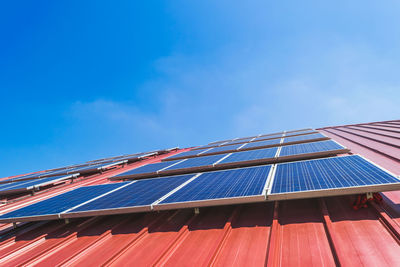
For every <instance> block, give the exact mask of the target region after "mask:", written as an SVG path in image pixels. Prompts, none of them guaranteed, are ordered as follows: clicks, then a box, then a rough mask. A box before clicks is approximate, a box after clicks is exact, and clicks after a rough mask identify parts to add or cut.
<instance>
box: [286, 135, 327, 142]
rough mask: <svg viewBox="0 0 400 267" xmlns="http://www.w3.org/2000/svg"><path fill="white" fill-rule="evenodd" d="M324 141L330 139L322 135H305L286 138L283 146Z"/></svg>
mask: <svg viewBox="0 0 400 267" xmlns="http://www.w3.org/2000/svg"><path fill="white" fill-rule="evenodd" d="M323 139H329V138H328V137H326V136H325V135H323V134H321V133H316V134H305V135H298V136H292V137H285V138H284V139H283V144H285V143H295V142H304V141H305V142H308V141H311V140H323Z"/></svg>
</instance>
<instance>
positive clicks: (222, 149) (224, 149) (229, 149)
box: [201, 144, 244, 155]
mask: <svg viewBox="0 0 400 267" xmlns="http://www.w3.org/2000/svg"><path fill="white" fill-rule="evenodd" d="M243 145H244V144H236V145H230V146H219V147H214V148H211V149H210V150H208V151H207V152H204V153H202V154H201V155H207V154H213V153H224V152H233V151H236V150H237V149H238V148H239V147H241V146H243Z"/></svg>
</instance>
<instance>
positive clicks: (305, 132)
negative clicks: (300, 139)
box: [285, 130, 317, 136]
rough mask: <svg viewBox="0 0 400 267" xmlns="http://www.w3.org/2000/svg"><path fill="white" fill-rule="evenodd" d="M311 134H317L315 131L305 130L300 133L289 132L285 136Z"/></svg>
mask: <svg viewBox="0 0 400 267" xmlns="http://www.w3.org/2000/svg"><path fill="white" fill-rule="evenodd" d="M311 133H317V131H315V130H304V131H298V132H288V133H285V136H293V135H300V134H311Z"/></svg>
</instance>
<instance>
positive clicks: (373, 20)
mask: <svg viewBox="0 0 400 267" xmlns="http://www.w3.org/2000/svg"><path fill="white" fill-rule="evenodd" d="M0 5H1V6H0V36H1V42H0V96H1V105H0V110H1V114H2V116H1V118H0V120H1V125H2V131H1V132H0V157H1V160H0V176H8V175H13V174H19V173H24V172H28V171H36V170H41V169H46V168H51V167H58V166H63V165H66V164H72V163H79V162H82V161H87V160H92V159H96V158H101V157H106V156H113V155H119V154H123V153H134V152H140V151H148V150H153V149H158V148H167V147H173V146H180V147H185V146H192V145H200V144H204V143H207V142H209V141H214V140H218V139H226V138H230V137H232V138H233V137H240V136H247V135H254V134H259V133H268V132H274V131H278V130H285V129H296V128H304V127H321V126H327V125H337V124H347V123H358V122H368V121H376V120H389V119H398V118H400V115H399V108H398V103H399V99H400V86H399V84H400V83H399V82H400V75H399V74H398V73H399V69H400V53H399V51H400V49H399V48H400V27H398V25H400V16H398V14H399V11H400V10H399V7H400V4H399V3H398V2H397V1H385V2H376V1H333V2H332V1H331V2H328V1H326V2H325V1H301V2H299V1H246V3H245V4H244V2H243V1H222V0H221V1H205V0H202V1H8V2H3V3H2V4H0Z"/></svg>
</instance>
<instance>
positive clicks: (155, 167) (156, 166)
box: [113, 159, 182, 178]
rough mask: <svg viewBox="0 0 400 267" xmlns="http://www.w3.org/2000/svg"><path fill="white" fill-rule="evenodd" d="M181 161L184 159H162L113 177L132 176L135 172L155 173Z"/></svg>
mask: <svg viewBox="0 0 400 267" xmlns="http://www.w3.org/2000/svg"><path fill="white" fill-rule="evenodd" d="M180 161H182V160H181V159H180V160H171V161H162V162H157V163H153V164H147V165H144V166H141V167H138V168H136V169H133V170H130V171H126V172H123V173H121V174H118V175H115V176H113V177H116V178H118V177H126V176H130V175H135V174H144V173H154V172H157V171H159V170H161V169H163V168H165V167H168V166H171V165H172V164H175V163H177V162H180Z"/></svg>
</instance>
